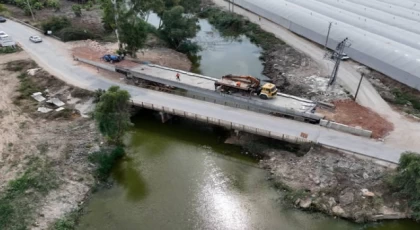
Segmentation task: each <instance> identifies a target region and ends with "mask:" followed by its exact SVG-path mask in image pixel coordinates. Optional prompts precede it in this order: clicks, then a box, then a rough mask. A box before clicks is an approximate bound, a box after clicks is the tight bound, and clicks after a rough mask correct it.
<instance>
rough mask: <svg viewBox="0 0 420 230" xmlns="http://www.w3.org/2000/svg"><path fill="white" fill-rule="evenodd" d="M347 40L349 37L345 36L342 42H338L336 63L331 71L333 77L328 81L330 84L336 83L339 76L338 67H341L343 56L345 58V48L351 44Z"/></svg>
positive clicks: (334, 55) (335, 53) (335, 55)
mask: <svg viewBox="0 0 420 230" xmlns="http://www.w3.org/2000/svg"><path fill="white" fill-rule="evenodd" d="M347 40H348V38H345V39H344V40H343V41H342V42H340V43H338V45H337V48H336V49H335V51H334V53H333V58H335V65H334V68H333V71H332V73H331V78H330V81H329V82H328V85H332V84H334V82H335V80H336V78H337V73H338V69H339V68H340V63H341V58H343V52H344V48H345V47H349V46H350V45H351V44H349V43H348V42H347Z"/></svg>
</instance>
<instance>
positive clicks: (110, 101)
mask: <svg viewBox="0 0 420 230" xmlns="http://www.w3.org/2000/svg"><path fill="white" fill-rule="evenodd" d="M94 118H95V120H96V123H97V124H98V127H99V131H100V132H101V133H102V134H103V135H105V136H106V137H108V138H109V140H110V141H112V142H114V143H116V144H121V143H122V137H123V135H124V133H125V132H126V131H127V130H128V128H129V127H130V126H131V125H132V123H131V121H130V94H129V93H128V92H127V91H126V90H121V89H120V87H118V86H111V87H110V88H109V89H108V90H107V91H106V92H105V93H103V94H102V95H101V97H100V99H99V102H98V104H96V107H95V111H94Z"/></svg>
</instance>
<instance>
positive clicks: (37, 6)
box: [32, 2, 44, 10]
mask: <svg viewBox="0 0 420 230" xmlns="http://www.w3.org/2000/svg"><path fill="white" fill-rule="evenodd" d="M32 8H33V9H35V10H42V9H43V8H44V5H42V3H40V2H35V3H34V4H33V6H32Z"/></svg>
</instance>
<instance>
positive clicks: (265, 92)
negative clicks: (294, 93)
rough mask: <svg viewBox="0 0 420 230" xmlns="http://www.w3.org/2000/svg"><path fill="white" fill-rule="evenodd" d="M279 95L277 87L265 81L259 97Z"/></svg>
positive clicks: (269, 97) (265, 97) (268, 97)
mask: <svg viewBox="0 0 420 230" xmlns="http://www.w3.org/2000/svg"><path fill="white" fill-rule="evenodd" d="M276 96H277V87H276V86H275V85H274V84H271V83H265V84H264V85H263V86H262V87H261V91H260V93H259V97H260V98H261V99H271V98H274V97H276Z"/></svg>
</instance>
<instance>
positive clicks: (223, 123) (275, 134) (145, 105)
mask: <svg viewBox="0 0 420 230" xmlns="http://www.w3.org/2000/svg"><path fill="white" fill-rule="evenodd" d="M136 105H137V106H140V107H143V108H146V109H152V110H155V111H160V112H165V113H168V114H172V115H176V116H180V117H185V118H188V119H191V120H195V121H200V122H204V123H207V124H212V125H218V126H222V127H225V128H228V129H231V130H238V131H243V132H247V133H251V134H256V135H259V136H265V137H269V138H273V139H277V140H284V141H288V142H292V143H300V144H302V143H313V141H312V140H309V139H305V138H301V137H297V136H291V135H287V134H282V133H279V132H272V131H268V130H265V129H261V128H257V127H252V126H248V125H243V124H239V123H235V122H231V121H226V120H223V119H218V118H212V117H208V116H203V115H199V114H196V113H190V112H185V111H182V110H177V109H173V108H169V107H165V106H158V105H155V104H152V103H145V102H141V103H136Z"/></svg>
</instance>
